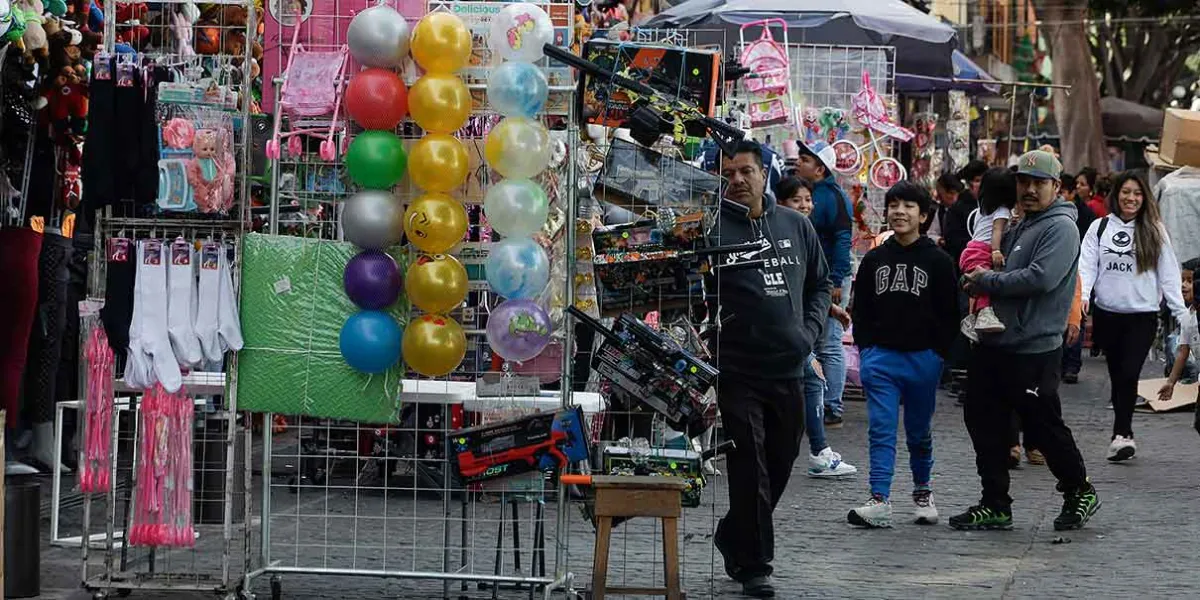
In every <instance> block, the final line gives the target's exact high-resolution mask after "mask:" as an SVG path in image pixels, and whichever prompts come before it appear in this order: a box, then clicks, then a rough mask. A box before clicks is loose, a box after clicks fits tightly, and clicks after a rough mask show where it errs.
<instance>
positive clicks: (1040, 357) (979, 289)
mask: <svg viewBox="0 0 1200 600" xmlns="http://www.w3.org/2000/svg"><path fill="white" fill-rule="evenodd" d="M1061 175H1062V164H1061V163H1059V162H1058V159H1056V158H1054V155H1052V154H1049V153H1047V152H1043V151H1040V150H1035V151H1033V152H1029V153H1026V154H1024V155H1022V156H1021V157H1020V158H1019V159H1018V163H1017V198H1018V201H1019V202H1020V206H1021V207H1022V208H1023V209H1024V218H1022V219H1021V222H1020V223H1018V224H1017V225H1016V226H1015V227H1013V228H1012V229H1011V230H1010V231H1009V232H1008V233H1007V234H1006V235H1005V236H1004V240H1003V242H1002V251H1003V252H1004V255H1005V264H1004V267H1003V269H993V270H986V269H975V270H972V271H971V272H969V273H966V274H964V275H963V283H964V289H966V291H967V292H968V293H986V294H988V295H990V296H991V298H992V306H993V308H994V309H995V311H996V314H997V315H998V316H999V317H1000V319H1001V320H1003V321H1004V322H1005V323H1007V324H1008V327H1006V328H1005V330H1004V331H1003V332H1000V333H991V334H981V335H980V340H979V345H978V346H977V347H976V349H975V351H974V353H973V356H972V358H971V366H970V369H969V374H968V381H967V389H968V401H967V402H966V403H965V405H964V410H963V416H964V420H965V421H966V425H967V430H968V431H969V432H970V434H971V441H972V443H973V445H974V447H975V465H976V468H977V469H978V472H979V478H980V481H981V483H982V486H983V494H982V499H981V500H980V502H979V504H977V505H975V506H972V507H970V508H968V509H967V510H966V511H965V512H963V513H962V514H958V515H955V516H953V517H950V525H951V527H954V528H955V529H963V530H977V529H1012V527H1013V517H1012V498H1011V497H1010V496H1009V493H1008V492H1009V472H1008V459H1009V440H1008V437H1009V432H1008V430H1007V429H1008V428H1007V427H1004V426H1002V425H1001V426H998V425H997V424H1004V423H1008V422H1009V421H1010V420H1011V414H1012V411H1013V410H1016V411H1017V412H1018V413H1019V414H1020V416H1021V422H1022V424H1023V426H1024V427H1025V430H1026V432H1028V433H1030V434H1032V435H1033V436H1034V438H1035V439H1037V441H1038V449H1039V450H1041V451H1042V453H1043V454H1044V455H1045V458H1046V463H1047V465H1049V467H1050V471H1051V472H1052V473H1053V474H1054V476H1055V477H1056V478H1057V479H1058V491H1059V492H1061V493H1062V495H1063V505H1062V510H1061V511H1060V512H1059V514H1058V516H1057V517H1056V518H1055V519H1054V529H1055V530H1071V529H1079V528H1081V527H1083V526H1084V524H1086V523H1087V522H1088V520H1089V519H1090V518H1091V517H1092V515H1094V514H1095V513H1096V511H1097V509H1099V508H1100V498H1099V497H1098V496H1097V494H1096V488H1095V487H1093V486H1092V484H1091V482H1090V481H1089V480H1088V478H1087V468H1086V467H1085V466H1084V462H1083V456H1082V455H1081V454H1080V453H1079V448H1078V447H1077V446H1076V444H1075V438H1074V437H1073V436H1072V434H1071V430H1070V428H1068V427H1067V425H1066V423H1064V422H1063V418H1062V406H1061V403H1060V401H1059V397H1058V375H1059V368H1060V363H1061V360H1062V344H1063V337H1062V333H1063V323H1065V322H1066V321H1067V313H1068V312H1069V310H1070V308H1071V303H1072V300H1073V298H1074V296H1075V287H1076V286H1075V284H1076V276H1077V270H1078V263H1079V249H1080V243H1079V231H1078V230H1077V229H1076V228H1075V218H1076V210H1075V207H1074V205H1072V204H1071V203H1069V202H1067V201H1065V200H1063V199H1062V198H1061V196H1059V193H1058V191H1059V186H1060V185H1061V184H1060V182H1059V177H1060V176H1061Z"/></svg>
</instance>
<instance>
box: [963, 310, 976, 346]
mask: <svg viewBox="0 0 1200 600" xmlns="http://www.w3.org/2000/svg"><path fill="white" fill-rule="evenodd" d="M958 330H959V331H961V332H962V334H963V335H965V336H967V339H968V340H971V341H972V342H975V343H979V334H978V333H977V332H976V331H975V314H974V313H972V314H969V315H967V316H965V317H963V320H962V323H960V324H959V326H958Z"/></svg>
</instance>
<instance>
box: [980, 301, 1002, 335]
mask: <svg viewBox="0 0 1200 600" xmlns="http://www.w3.org/2000/svg"><path fill="white" fill-rule="evenodd" d="M975 331H977V332H979V333H1000V332H1002V331H1004V323H1001V322H1000V317H997V316H996V311H994V310H992V307H990V306H989V307H987V308H984V309H983V310H981V311H979V314H978V315H976V317H975Z"/></svg>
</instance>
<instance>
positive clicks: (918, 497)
mask: <svg viewBox="0 0 1200 600" xmlns="http://www.w3.org/2000/svg"><path fill="white" fill-rule="evenodd" d="M913 504H915V505H916V509H914V510H913V522H915V523H916V524H917V525H937V522H938V512H937V507H936V506H934V504H933V490H919V491H916V492H913Z"/></svg>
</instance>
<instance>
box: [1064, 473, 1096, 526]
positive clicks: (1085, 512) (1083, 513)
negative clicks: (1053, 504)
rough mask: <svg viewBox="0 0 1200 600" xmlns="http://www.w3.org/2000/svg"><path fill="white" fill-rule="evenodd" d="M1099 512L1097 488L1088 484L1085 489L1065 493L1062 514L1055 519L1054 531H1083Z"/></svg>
mask: <svg viewBox="0 0 1200 600" xmlns="http://www.w3.org/2000/svg"><path fill="white" fill-rule="evenodd" d="M1060 489H1061V488H1060ZM1098 510H1100V497H1099V496H1097V495H1096V487H1095V486H1093V485H1092V484H1090V483H1089V484H1087V487H1085V488H1083V489H1078V490H1074V491H1071V492H1064V493H1063V507H1062V512H1060V513H1058V516H1057V517H1055V519H1054V530H1055V531H1069V530H1072V529H1082V528H1083V526H1084V525H1086V524H1087V522H1088V519H1091V518H1092V515H1094V514H1096V511H1098Z"/></svg>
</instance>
